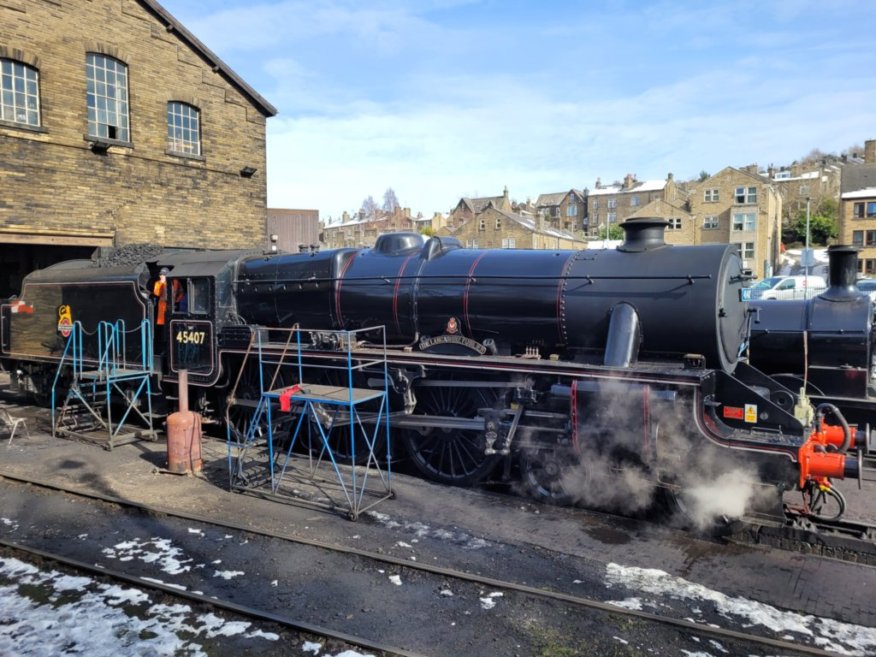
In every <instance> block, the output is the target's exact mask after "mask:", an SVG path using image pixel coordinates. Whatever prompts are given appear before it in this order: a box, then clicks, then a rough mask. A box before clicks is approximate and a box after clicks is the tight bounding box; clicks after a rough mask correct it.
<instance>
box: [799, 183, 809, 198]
mask: <svg viewBox="0 0 876 657" xmlns="http://www.w3.org/2000/svg"><path fill="white" fill-rule="evenodd" d="M808 193H809V185H800V195H801V196H802V195H803V194H808Z"/></svg>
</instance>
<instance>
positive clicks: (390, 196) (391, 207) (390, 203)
mask: <svg viewBox="0 0 876 657" xmlns="http://www.w3.org/2000/svg"><path fill="white" fill-rule="evenodd" d="M400 207H401V205H400V204H399V202H398V197H397V196H396V195H395V190H394V189H393V188H392V187H387V188H386V191H385V192H383V211H384V212H395V211H396V210H398V209H399V208H400Z"/></svg>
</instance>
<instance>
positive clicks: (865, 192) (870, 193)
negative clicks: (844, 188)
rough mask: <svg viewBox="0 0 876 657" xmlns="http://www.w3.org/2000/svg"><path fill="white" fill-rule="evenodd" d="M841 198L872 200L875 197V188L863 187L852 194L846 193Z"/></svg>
mask: <svg viewBox="0 0 876 657" xmlns="http://www.w3.org/2000/svg"><path fill="white" fill-rule="evenodd" d="M842 197H843V198H873V197H876V187H865V188H864V189H856V190H855V191H854V192H846V193H845V194H843V195H842Z"/></svg>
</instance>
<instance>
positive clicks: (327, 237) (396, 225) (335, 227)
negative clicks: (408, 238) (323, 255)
mask: <svg viewBox="0 0 876 657" xmlns="http://www.w3.org/2000/svg"><path fill="white" fill-rule="evenodd" d="M419 227H420V222H419V220H418V219H417V218H415V217H412V216H411V209H410V208H397V209H396V210H394V211H393V212H384V211H382V210H381V211H378V212H377V214H376V215H375V216H372V217H366V216H365V214H364V212H360V213H358V214H357V215H355V216H354V218H352V219H351V218H350V217H349V215H347V213H344V217H343V221H341V222H340V223H335V224H327V225H325V226H323V230H322V241H323V243H324V244H325V246H326V248H329V249H338V248H342V247H353V248H359V247H367V246H374V243H375V242H376V241H377V237H378V235H382V234H383V233H395V232H399V231H402V232H410V231H413V232H417V231H418V229H419Z"/></svg>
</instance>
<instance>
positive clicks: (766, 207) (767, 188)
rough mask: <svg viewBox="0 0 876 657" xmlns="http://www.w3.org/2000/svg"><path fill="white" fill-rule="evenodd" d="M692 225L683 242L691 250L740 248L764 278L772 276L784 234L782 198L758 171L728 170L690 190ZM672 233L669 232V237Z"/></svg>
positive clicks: (752, 268)
mask: <svg viewBox="0 0 876 657" xmlns="http://www.w3.org/2000/svg"><path fill="white" fill-rule="evenodd" d="M689 193H690V198H689V206H690V219H689V220H690V222H691V225H690V227H689V228H685V226H684V225H683V224H684V221H685V218H684V217H682V218H681V221H682V226H681V228H680V231H681V232H680V233H679V236H681V235H685V236H689V237H690V238H691V239H692V240H693V241H692V242H686V243H691V244H708V243H713V242H720V243H725V244H726V243H730V244H736V245H737V246H738V247H739V253H740V254H741V255H742V259H743V261H744V262H745V266H746V267H748V268H750V269H751V270H752V271H753V272H754V273H755V275H757V276H758V277H765V276H771V275H772V274H773V272H774V270H775V267H776V265H777V264H778V259H779V249H780V244H781V229H782V197H781V196H780V195H779V193H778V191H776V188H775V187H774V185H773V184H772V182H771V181H770V180H769V179H768V178H766V177H764V176H760V175H758V174H757V167H748V168H746V169H736V168H733V167H725V168H724V169H722V170H721V171H719V172H718V173H716V174H715V175H713V176H710V177H709V178H707V179H706V180H704V181H702V182H699V183H696V184H695V185H692V186H691V187H690V189H689ZM669 236H670V231H667V237H669Z"/></svg>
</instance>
